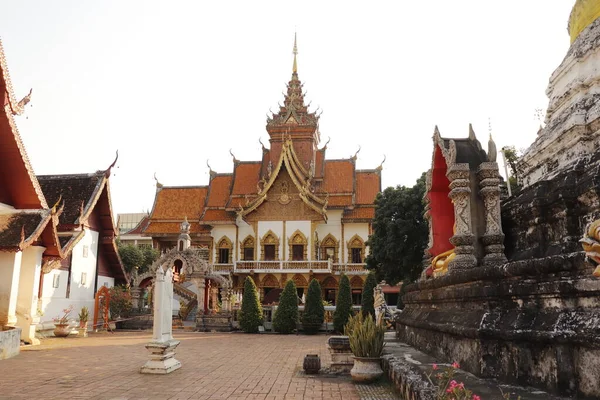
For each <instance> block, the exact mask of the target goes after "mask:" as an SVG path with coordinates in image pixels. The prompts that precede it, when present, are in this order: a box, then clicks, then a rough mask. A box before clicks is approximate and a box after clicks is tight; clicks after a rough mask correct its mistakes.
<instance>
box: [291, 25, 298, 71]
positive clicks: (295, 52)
mask: <svg viewBox="0 0 600 400" xmlns="http://www.w3.org/2000/svg"><path fill="white" fill-rule="evenodd" d="M297 54H298V46H297V45H296V32H294V66H293V68H292V72H293V73H294V74H295V73H297V72H298V64H297V63H296V55H297Z"/></svg>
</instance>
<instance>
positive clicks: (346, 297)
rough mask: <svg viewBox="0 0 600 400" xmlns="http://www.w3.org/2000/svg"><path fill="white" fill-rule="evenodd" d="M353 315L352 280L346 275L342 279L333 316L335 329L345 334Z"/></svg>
mask: <svg viewBox="0 0 600 400" xmlns="http://www.w3.org/2000/svg"><path fill="white" fill-rule="evenodd" d="M351 315H352V292H351V289H350V280H348V277H347V276H346V275H345V274H342V276H341V277H340V284H339V286H338V293H337V298H336V299H335V313H334V314H333V329H335V330H336V331H337V332H344V326H346V324H347V323H348V319H349V318H350V316H351Z"/></svg>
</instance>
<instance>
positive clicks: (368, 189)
mask: <svg viewBox="0 0 600 400" xmlns="http://www.w3.org/2000/svg"><path fill="white" fill-rule="evenodd" d="M380 191H381V179H380V175H379V174H378V173H377V172H375V171H368V172H367V171H364V172H363V171H357V172H356V204H373V203H374V202H375V197H377V193H379V192H380Z"/></svg>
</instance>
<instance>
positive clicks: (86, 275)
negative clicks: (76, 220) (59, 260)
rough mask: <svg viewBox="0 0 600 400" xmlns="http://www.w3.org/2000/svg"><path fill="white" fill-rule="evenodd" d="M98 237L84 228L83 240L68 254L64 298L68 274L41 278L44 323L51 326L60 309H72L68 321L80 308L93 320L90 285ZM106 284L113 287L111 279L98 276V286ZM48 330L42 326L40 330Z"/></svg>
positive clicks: (92, 285)
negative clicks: (56, 285)
mask: <svg viewBox="0 0 600 400" xmlns="http://www.w3.org/2000/svg"><path fill="white" fill-rule="evenodd" d="M98 243H99V234H98V232H96V231H93V230H90V229H88V228H85V234H84V236H83V238H82V239H81V240H80V241H79V243H77V244H76V245H75V247H74V248H73V251H72V253H71V285H70V289H69V296H68V297H67V285H68V280H69V271H62V270H61V271H58V270H55V271H52V272H51V273H49V274H46V275H44V286H43V293H42V311H43V313H44V315H43V317H42V318H41V320H42V322H44V323H52V318H54V317H57V316H61V315H62V314H63V309H66V308H68V307H70V306H73V311H72V313H71V319H72V320H77V314H78V313H79V311H80V310H81V308H82V307H83V306H86V307H87V308H88V309H89V311H90V320H91V319H92V318H93V316H92V314H93V310H94V286H95V282H94V280H95V278H96V265H97V259H98ZM57 274H58V275H59V278H58V279H59V281H58V287H57V288H54V287H53V286H54V285H53V284H54V283H56V282H55V280H54V279H55V278H54V276H55V275H57ZM104 282H107V283H108V287H112V286H114V278H109V277H100V276H99V277H98V287H100V286H102V285H104ZM46 328H48V325H47V324H44V327H43V328H42V329H46Z"/></svg>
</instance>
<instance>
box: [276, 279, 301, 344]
mask: <svg viewBox="0 0 600 400" xmlns="http://www.w3.org/2000/svg"><path fill="white" fill-rule="evenodd" d="M297 323H298V290H297V289H296V284H295V283H294V281H291V280H290V281H287V283H286V284H285V288H284V289H283V292H282V293H281V297H280V298H279V306H278V307H277V311H275V316H274V317H273V330H274V331H275V332H278V333H286V334H287V333H292V332H293V331H294V329H296V324H297Z"/></svg>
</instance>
